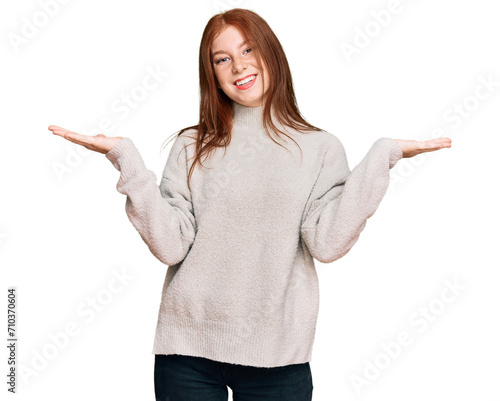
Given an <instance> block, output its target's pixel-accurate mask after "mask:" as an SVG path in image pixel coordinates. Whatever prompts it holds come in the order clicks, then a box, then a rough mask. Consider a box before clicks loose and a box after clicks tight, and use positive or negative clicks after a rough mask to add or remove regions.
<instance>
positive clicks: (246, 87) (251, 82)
mask: <svg viewBox="0 0 500 401" xmlns="http://www.w3.org/2000/svg"><path fill="white" fill-rule="evenodd" d="M252 75H255V78H254V79H253V80H252V81H250V82H249V83H247V84H246V85H243V86H238V85H236V82H239V81H242V80H243V79H246V78H248V77H251V76H252ZM257 77H258V74H250V75H247V76H246V77H243V78H240V79H238V80H236V81H234V84H233V85H234V86H236V87H237V88H238V89H241V90H244V89H248V88H251V87H252V86H253V85H254V84H255V81H256V80H257Z"/></svg>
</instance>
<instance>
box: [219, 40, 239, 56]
mask: <svg viewBox="0 0 500 401" xmlns="http://www.w3.org/2000/svg"><path fill="white" fill-rule="evenodd" d="M246 43H247V41H246V40H244V41H243V42H241V44H240V48H241V47H243V45H245V44H246ZM219 53H227V52H226V51H225V50H217V51H216V52H215V53H212V56H215V55H216V54H219Z"/></svg>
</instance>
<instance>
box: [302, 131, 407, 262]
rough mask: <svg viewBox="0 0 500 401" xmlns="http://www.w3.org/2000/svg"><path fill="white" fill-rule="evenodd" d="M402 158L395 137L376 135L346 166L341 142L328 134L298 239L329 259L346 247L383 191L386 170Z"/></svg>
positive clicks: (316, 254)
mask: <svg viewBox="0 0 500 401" xmlns="http://www.w3.org/2000/svg"><path fill="white" fill-rule="evenodd" d="M402 157H403V152H402V150H401V147H400V146H399V145H398V142H396V140H394V139H391V138H380V139H378V140H377V141H375V143H374V144H373V145H372V147H371V148H370V150H369V151H368V153H367V154H366V156H365V157H364V158H363V160H362V161H361V162H360V163H359V164H358V165H357V166H356V167H355V168H354V169H353V170H352V171H350V169H349V166H348V163H347V157H346V153H345V150H344V147H343V145H342V143H341V142H340V141H339V140H338V139H337V138H336V137H334V140H333V143H332V144H331V146H330V147H329V148H328V149H327V150H326V151H325V155H324V160H323V166H322V168H321V171H320V173H319V176H318V178H317V181H316V184H315V186H314V188H313V189H312V192H311V195H310V198H309V201H308V203H307V205H306V208H305V211H304V215H303V218H302V224H301V235H302V238H303V240H304V242H305V244H306V245H307V248H308V250H309V252H310V253H311V255H312V256H313V257H314V258H316V259H317V260H319V261H320V262H323V263H330V262H333V261H334V260H337V259H339V258H341V257H342V256H344V255H345V254H346V253H347V252H349V250H350V249H351V248H352V247H353V245H354V244H355V243H356V241H357V240H358V238H359V235H360V234H361V232H362V231H363V229H364V228H365V226H366V221H367V219H368V218H369V217H371V216H372V215H373V214H374V213H375V210H377V208H378V206H379V204H380V202H381V200H382V198H383V196H384V194H385V192H386V191H387V187H388V185H389V170H390V169H391V168H392V167H393V166H394V165H395V164H396V163H397V161H398V160H400V159H401V158H402Z"/></svg>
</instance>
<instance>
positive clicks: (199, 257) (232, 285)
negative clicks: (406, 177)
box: [106, 103, 403, 367]
mask: <svg viewBox="0 0 500 401" xmlns="http://www.w3.org/2000/svg"><path fill="white" fill-rule="evenodd" d="M263 109H264V107H263V106H261V107H256V108H250V107H245V106H242V105H240V104H238V103H234V111H235V121H234V126H233V130H232V132H231V141H230V143H229V145H228V146H227V147H226V148H225V149H224V148H218V149H216V150H215V151H214V152H212V154H211V155H210V157H209V158H208V159H207V158H202V161H203V167H200V166H199V165H197V166H196V168H195V170H194V172H193V175H192V176H191V181H190V185H191V190H190V189H189V188H188V186H187V177H188V172H189V168H190V166H191V164H192V163H193V155H194V135H195V131H194V130H189V131H186V132H185V133H183V134H182V135H180V136H178V137H176V139H175V141H174V143H173V145H172V148H171V149H170V153H169V155H168V158H167V162H166V165H165V168H164V170H163V174H162V177H161V181H160V184H159V185H158V184H157V179H156V175H155V174H154V173H153V172H152V171H150V170H148V169H147V168H146V167H145V165H144V162H143V159H142V158H141V155H140V153H139V151H138V150H137V148H136V147H135V145H134V143H133V142H132V140H131V139H130V138H127V137H125V138H123V139H122V140H121V141H120V142H118V143H117V144H116V145H115V146H114V147H113V148H112V149H111V150H110V151H109V152H108V153H106V158H107V159H108V160H110V161H111V163H112V164H113V165H114V166H115V168H116V169H117V170H119V171H120V177H119V180H118V183H117V186H116V188H117V190H118V191H119V192H120V193H122V194H124V195H126V196H127V199H126V203H125V210H126V213H127V216H128V218H129V219H130V221H131V223H132V224H133V226H134V227H135V229H136V230H137V231H138V232H139V234H140V236H141V238H142V239H143V241H144V242H145V243H146V244H147V246H148V247H149V249H150V250H151V252H152V253H153V255H155V257H156V258H158V259H159V260H160V261H161V262H163V263H164V264H166V265H168V269H167V272H166V276H165V282H164V285H163V290H162V297H161V302H160V305H159V313H158V321H157V326H156V335H155V340H154V346H153V353H154V354H181V355H192V356H200V357H204V358H209V359H212V360H215V361H221V362H227V363H234V364H240V365H248V366H256V367H277V366H284V365H290V364H297V363H304V362H309V361H310V360H311V354H312V347H313V342H314V336H315V330H316V321H317V316H318V308H319V287H318V277H317V274H316V268H315V264H314V259H313V258H315V259H317V260H318V261H320V262H323V263H330V262H333V261H335V260H337V259H339V258H341V257H342V256H344V255H345V254H346V253H347V252H348V251H349V250H350V249H351V248H352V246H353V245H354V244H355V243H356V241H357V240H358V238H359V236H360V234H361V232H362V230H363V229H364V228H365V225H366V222H367V219H368V218H369V217H371V216H372V215H373V214H374V212H375V211H376V209H377V208H378V206H379V204H380V202H381V200H382V198H383V196H384V194H385V193H386V191H387V188H388V185H389V179H390V169H391V168H392V167H393V166H394V165H395V164H396V162H397V161H398V160H400V159H401V158H402V156H403V154H402V151H401V148H400V146H399V145H398V143H397V142H396V141H395V140H394V139H391V138H380V139H378V140H377V141H375V142H374V143H373V145H372V147H371V148H370V149H369V151H368V153H367V154H366V155H365V157H364V158H363V160H362V161H361V162H360V163H359V164H358V165H357V166H356V167H355V168H354V169H353V170H352V171H351V170H350V169H349V166H348V162H347V157H346V153H345V150H344V147H343V146H342V144H341V142H340V141H339V139H338V138H337V137H336V136H335V135H333V134H330V133H328V132H326V131H320V132H308V133H299V132H297V131H294V130H293V129H291V128H286V130H287V131H286V132H287V133H288V134H289V136H291V137H292V138H293V139H294V140H295V141H296V142H297V143H298V144H299V146H300V149H301V150H302V153H301V151H300V149H299V148H298V147H297V145H296V144H295V143H294V142H293V141H291V140H290V139H287V138H286V137H284V139H280V137H278V136H276V135H273V138H274V139H275V140H276V141H277V142H279V143H281V144H282V145H283V146H284V147H282V146H279V145H278V144H277V143H275V142H274V141H273V140H272V139H271V138H270V137H269V136H268V135H267V133H266V132H265V131H264V126H263V123H262V113H263ZM273 118H274V115H273ZM278 126H279V125H278ZM279 127H280V128H283V127H282V126H279ZM186 145H187V146H186Z"/></svg>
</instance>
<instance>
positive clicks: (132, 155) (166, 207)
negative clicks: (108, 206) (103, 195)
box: [106, 136, 196, 265]
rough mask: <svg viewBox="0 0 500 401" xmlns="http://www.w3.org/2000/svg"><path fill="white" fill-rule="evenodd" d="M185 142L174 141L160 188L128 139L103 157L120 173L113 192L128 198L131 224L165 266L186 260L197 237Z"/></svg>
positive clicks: (126, 208) (126, 209)
mask: <svg viewBox="0 0 500 401" xmlns="http://www.w3.org/2000/svg"><path fill="white" fill-rule="evenodd" d="M185 139H186V138H185V137H183V136H180V137H177V138H176V139H175V141H174V144H173V145H172V148H171V150H170V153H169V156H168V159H167V163H166V165H165V168H164V170H163V175H162V178H161V182H160V185H159V186H158V185H157V183H156V175H155V174H154V173H153V172H152V171H150V170H148V169H147V168H146V167H145V165H144V162H143V159H142V157H141V155H140V153H139V151H138V150H137V148H136V147H135V145H134V143H133V142H132V140H130V139H129V138H123V139H122V140H121V141H120V142H119V143H118V144H117V145H116V146H114V147H113V148H112V149H111V150H110V151H109V152H107V153H106V158H107V159H108V160H110V161H111V163H112V164H113V165H114V166H115V168H116V169H117V170H119V171H120V178H119V180H118V183H117V185H116V189H117V190H118V192H120V193H122V194H124V195H127V200H126V203H125V211H126V213H127V216H128V218H129V220H130V222H131V223H132V224H133V226H134V227H135V228H136V230H137V231H138V232H139V234H140V236H141V238H142V239H143V241H144V242H145V243H146V244H147V246H148V247H149V249H150V251H151V252H152V253H153V255H154V256H156V257H157V258H158V259H159V260H160V261H161V262H163V263H165V264H167V265H173V264H176V263H178V262H181V261H182V260H183V259H184V258H185V257H186V254H187V253H188V251H189V249H190V247H191V245H192V243H193V241H194V238H195V234H196V219H195V216H194V211H193V205H192V201H191V193H190V190H189V188H188V186H187V172H188V171H187V160H186V159H187V156H186V150H185V149H183V147H184V146H185V145H186V144H187V142H186V141H185Z"/></svg>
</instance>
